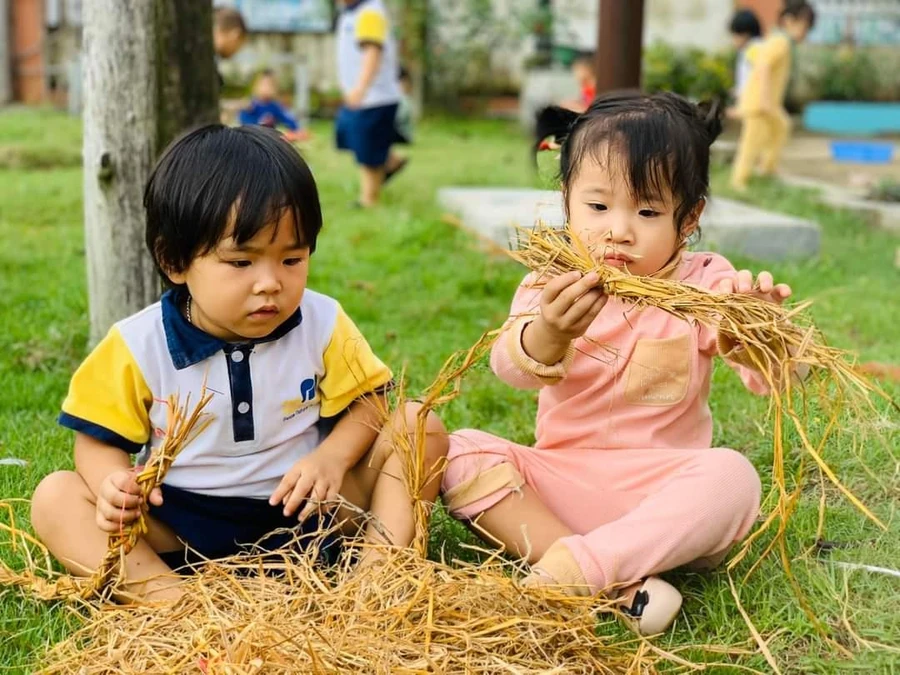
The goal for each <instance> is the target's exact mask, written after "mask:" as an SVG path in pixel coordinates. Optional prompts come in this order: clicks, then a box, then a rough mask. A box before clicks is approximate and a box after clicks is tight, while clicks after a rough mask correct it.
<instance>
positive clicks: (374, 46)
mask: <svg viewBox="0 0 900 675" xmlns="http://www.w3.org/2000/svg"><path fill="white" fill-rule="evenodd" d="M355 37H356V42H357V43H358V44H359V45H360V47H362V53H363V54H362V56H363V58H362V67H361V69H360V73H359V79H358V80H357V82H356V86H355V87H354V88H353V89H351V90H350V91H349V92H347V96H346V103H347V105H348V106H349V107H350V108H358V107H359V106H361V105H362V102H363V99H364V98H365V96H366V92H367V91H369V87H371V86H372V82H374V81H375V76H376V75H377V74H378V69H379V68H381V49H382V47H383V46H384V43H385V41H386V40H387V38H388V22H387V17H386V16H385V15H384V14H382V13H381V12H379V11H377V10H375V9H365V10H363V11H362V12H360V15H359V19H358V20H357V22H356V36H355Z"/></svg>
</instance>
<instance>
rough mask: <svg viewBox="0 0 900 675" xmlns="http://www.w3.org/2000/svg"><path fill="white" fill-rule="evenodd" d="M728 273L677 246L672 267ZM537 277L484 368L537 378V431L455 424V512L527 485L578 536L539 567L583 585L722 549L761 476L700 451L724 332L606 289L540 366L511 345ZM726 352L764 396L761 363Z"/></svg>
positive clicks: (451, 483) (747, 524)
mask: <svg viewBox="0 0 900 675" xmlns="http://www.w3.org/2000/svg"><path fill="white" fill-rule="evenodd" d="M733 274H734V268H733V267H732V266H731V264H730V263H729V262H728V261H727V260H725V258H723V257H721V256H719V255H716V254H713V253H685V254H684V255H683V257H682V260H681V263H680V265H679V266H678V268H677V269H676V270H675V271H674V273H673V274H672V276H673V277H674V278H677V279H680V280H682V281H685V282H687V283H691V284H694V285H697V286H701V287H704V288H712V287H713V286H714V285H715V284H716V283H717V282H718V281H719V280H721V279H723V278H724V277H727V276H730V275H733ZM533 280H534V279H533V277H531V276H529V277H526V279H525V281H524V282H523V283H522V284H521V285H520V286H519V289H518V291H517V292H516V295H515V298H514V299H513V303H512V309H511V311H510V319H509V323H508V329H507V330H506V331H505V332H504V333H503V335H501V337H500V338H499V339H498V341H497V342H496V344H495V345H494V348H493V350H492V352H491V367H492V368H493V370H494V372H495V373H496V374H497V375H498V377H500V378H501V379H502V380H504V381H505V382H507V383H508V384H510V385H512V386H514V387H519V388H534V389H537V388H540V395H539V402H538V414H537V430H536V434H535V435H536V439H537V442H536V444H535V447H533V448H529V447H524V446H521V445H517V444H514V443H511V442H509V441H507V440H504V439H502V438H498V437H495V436H492V435H490V434H487V433H485V432H481V431H476V430H464V431H459V432H457V433H455V434H453V435H452V436H451V439H450V455H449V465H448V467H447V471H446V473H445V475H444V479H443V490H444V493H445V500H446V501H447V502H448V505H449V508H450V509H451V512H452V513H453V515H454V516H456V517H458V518H465V519H471V518H474V517H475V516H477V515H478V514H479V513H481V512H483V511H485V510H487V509H489V508H490V507H492V506H494V505H495V504H496V503H497V502H499V501H500V500H501V499H503V498H504V497H506V496H507V495H509V494H510V493H511V492H514V491H515V490H516V489H517V488H519V487H521V485H522V483H523V482H524V483H526V484H528V485H529V486H530V487H531V488H532V489H533V490H534V491H535V492H536V493H537V494H538V495H539V496H540V498H541V499H542V501H543V502H544V503H545V504H546V505H547V507H548V508H550V509H551V510H552V511H553V512H554V513H555V514H556V515H557V517H558V518H559V519H560V520H561V521H563V522H564V523H565V524H566V525H567V526H568V527H569V528H570V529H571V530H572V531H573V532H575V533H576V534H575V535H574V536H571V537H567V538H565V539H563V540H561V542H558V545H555V546H554V547H552V548H551V552H548V554H547V556H545V558H547V560H546V561H545V560H542V561H541V563H540V566H541V567H542V568H544V569H545V570H546V571H548V572H550V573H551V574H552V575H553V576H554V577H556V578H557V580H558V581H560V582H562V583H574V584H583V585H587V586H588V587H590V589H591V591H593V592H596V591H599V590H601V589H603V588H605V587H607V586H609V585H611V584H616V583H623V582H632V581H636V580H638V579H641V578H643V577H646V576H649V575H652V574H656V573H659V572H662V571H665V570H669V569H672V568H675V567H678V566H681V565H684V564H686V563H689V562H692V561H694V560H696V559H698V558H702V557H706V556H711V555H716V554H720V553H722V552H724V551H727V550H728V549H729V548H731V546H732V545H733V544H734V543H736V542H737V541H739V540H740V539H742V538H743V537H744V536H746V534H747V533H748V532H749V530H750V528H751V527H752V525H753V523H754V521H755V520H756V517H757V514H758V510H759V499H760V482H759V477H758V476H757V474H756V471H755V469H754V468H753V466H752V465H751V464H750V462H749V461H748V460H747V459H745V458H744V457H743V456H742V455H740V454H739V453H737V452H735V451H733V450H728V449H710V443H711V441H712V417H711V415H710V410H709V405H708V403H707V399H708V396H709V386H710V372H711V369H712V358H713V357H714V356H715V355H716V354H717V353H719V352H720V351H721V349H727V348H728V346H727V345H726V343H725V342H724V341H721V342H720V341H719V340H718V339H717V334H716V331H715V330H713V329H709V328H705V327H702V326H699V325H696V324H692V323H688V322H686V321H683V320H680V319H677V318H675V317H673V316H671V315H669V314H666V313H665V312H663V311H661V310H658V309H654V308H647V309H643V310H636V309H634V307H633V306H631V305H628V304H625V303H622V302H620V301H618V300H616V299H613V298H611V299H610V300H609V301H608V302H607V304H606V306H605V307H604V308H603V310H602V311H601V312H600V315H599V316H598V317H597V319H596V320H595V321H594V323H593V324H592V325H591V326H590V328H589V329H588V331H587V333H586V335H585V336H584V337H583V338H579V339H578V340H575V341H574V342H573V348H572V349H571V350H570V353H569V354H568V355H567V356H566V357H565V358H564V359H563V361H562V362H561V363H559V364H556V365H555V366H545V365H544V364H540V363H537V362H535V361H533V360H532V359H531V358H530V357H529V356H528V355H527V354H526V353H525V351H524V349H523V348H522V342H521V335H522V331H523V330H524V328H525V326H526V325H527V324H528V323H529V322H530V321H531V320H532V319H533V317H534V316H535V315H536V313H537V312H538V308H539V304H540V289H536V288H533V287H531V286H530V285H529V283H530V282H533ZM720 348H721V349H720ZM724 356H725V357H726V360H728V362H729V364H730V365H731V366H732V367H733V368H735V370H737V372H738V373H739V375H740V376H741V378H742V380H743V381H744V383H745V384H746V385H747V387H748V388H749V389H751V390H752V391H754V392H756V393H759V394H765V393H767V386H766V384H765V382H764V380H763V378H762V377H761V376H760V375H759V374H758V373H756V372H755V371H753V370H752V369H750V368H747V367H745V366H742V365H738V364H737V363H735V362H734V360H740V356H741V353H740V350H732V351H729V353H728V354H725V355H724ZM732 359H734V360H732Z"/></svg>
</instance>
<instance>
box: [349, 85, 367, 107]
mask: <svg viewBox="0 0 900 675" xmlns="http://www.w3.org/2000/svg"><path fill="white" fill-rule="evenodd" d="M365 97H366V90H365V89H363V88H362V87H354V88H353V89H351V90H350V91H348V92H347V94H346V95H345V96H344V105H346V106H347V107H348V108H350V109H351V110H355V109H356V108H359V107H360V106H362V102H363V99H364V98H365Z"/></svg>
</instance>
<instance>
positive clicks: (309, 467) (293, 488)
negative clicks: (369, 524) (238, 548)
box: [269, 448, 347, 522]
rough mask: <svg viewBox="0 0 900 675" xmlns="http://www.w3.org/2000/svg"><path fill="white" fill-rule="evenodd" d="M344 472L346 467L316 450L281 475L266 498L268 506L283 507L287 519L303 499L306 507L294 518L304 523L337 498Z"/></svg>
mask: <svg viewBox="0 0 900 675" xmlns="http://www.w3.org/2000/svg"><path fill="white" fill-rule="evenodd" d="M346 472H347V470H346V468H345V467H344V466H343V465H342V464H341V463H340V462H339V461H335V458H334V457H330V456H328V455H327V454H326V453H323V452H322V451H321V448H320V449H318V450H315V451H313V452H312V453H310V454H308V455H307V456H306V457H304V458H303V459H301V460H299V461H297V462H296V463H295V464H294V466H292V467H291V468H290V470H289V471H288V472H287V473H286V474H285V475H284V478H282V479H281V483H279V485H278V487H277V488H275V492H273V493H272V496H271V497H269V504H271V505H272V506H276V505H277V504H283V505H284V515H285V516H290V515H291V514H293V513H294V512H295V511H296V510H297V507H299V506H300V504H301V503H302V502H303V500H304V499H306V500H307V501H306V505H305V506H304V507H303V510H302V511H300V515H298V516H297V520H299V521H300V522H303V521H304V520H306V519H307V518H309V516H311V515H312V514H313V513H315V512H316V510H318V509H320V508H323V504H322V503H323V502H330V501H334V500H335V499H337V497H338V494H339V493H340V490H341V485H342V484H343V482H344V474H346Z"/></svg>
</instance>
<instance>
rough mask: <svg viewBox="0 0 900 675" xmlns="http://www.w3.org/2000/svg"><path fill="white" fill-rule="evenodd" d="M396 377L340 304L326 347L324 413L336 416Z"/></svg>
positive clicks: (323, 415)
mask: <svg viewBox="0 0 900 675" xmlns="http://www.w3.org/2000/svg"><path fill="white" fill-rule="evenodd" d="M392 377H393V375H392V374H391V371H390V369H389V368H388V367H387V366H386V365H385V364H384V363H382V361H381V360H380V359H379V358H378V357H377V356H375V353H374V352H373V351H372V348H371V347H370V346H369V343H368V342H366V339H365V338H364V337H363V335H362V333H361V332H360V331H359V328H357V327H356V324H354V323H353V321H352V320H351V319H350V317H349V316H347V314H346V313H345V312H344V310H343V309H342V308H340V307H338V315H337V319H336V320H335V324H334V332H333V333H332V334H331V341H330V342H329V343H328V347H326V348H325V375H324V376H323V377H322V381H321V382H320V383H319V391H320V393H321V395H322V408H321V415H322V417H334V416H335V415H337V414H338V413H339V412H341V411H342V410H344V409H345V408H347V407H348V406H349V405H350V404H351V403H353V401H355V400H356V399H358V398H359V397H360V396H363V395H365V394H369V393H371V392H373V391H375V390H376V389H378V388H379V387H383V386H384V385H386V384H389V383H390V381H391V378H392Z"/></svg>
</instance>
